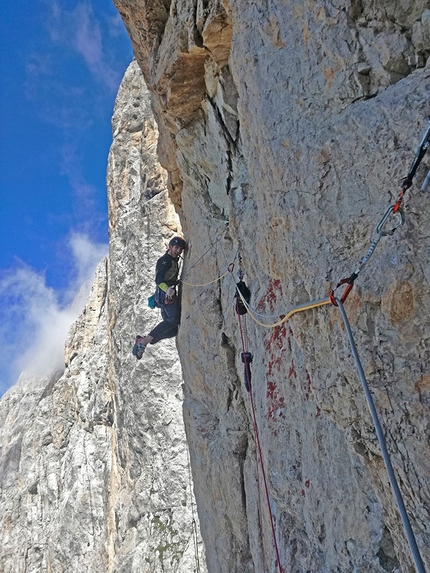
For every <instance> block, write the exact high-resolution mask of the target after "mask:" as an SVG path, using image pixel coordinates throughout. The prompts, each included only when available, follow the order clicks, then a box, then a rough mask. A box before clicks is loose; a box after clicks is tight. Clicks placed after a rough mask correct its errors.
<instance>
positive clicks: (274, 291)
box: [257, 279, 282, 312]
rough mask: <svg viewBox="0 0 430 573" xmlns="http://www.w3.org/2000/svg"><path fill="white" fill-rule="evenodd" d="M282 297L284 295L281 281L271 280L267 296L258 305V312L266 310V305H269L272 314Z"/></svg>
mask: <svg viewBox="0 0 430 573" xmlns="http://www.w3.org/2000/svg"><path fill="white" fill-rule="evenodd" d="M280 295H282V285H281V281H280V280H279V279H276V280H275V279H273V280H271V281H270V283H269V286H268V287H267V292H266V294H265V295H264V296H263V297H262V298H261V299H260V302H259V303H258V305H257V310H258V311H260V310H264V308H265V306H266V304H268V305H269V309H270V312H273V310H274V308H275V302H276V301H277V298H278V296H280Z"/></svg>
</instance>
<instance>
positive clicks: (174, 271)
mask: <svg viewBox="0 0 430 573" xmlns="http://www.w3.org/2000/svg"><path fill="white" fill-rule="evenodd" d="M185 247H186V243H185V241H184V239H182V238H181V237H173V239H171V240H170V242H169V248H168V250H167V251H166V253H165V254H164V255H163V256H162V257H160V258H159V259H158V261H157V266H156V269H155V283H156V285H157V286H156V291H155V300H156V304H157V306H158V307H159V308H161V316H162V318H163V321H162V322H160V323H159V324H157V326H156V327H155V328H153V329H152V330H151V332H150V333H149V334H147V335H146V336H140V335H139V334H138V335H137V336H136V342H135V344H134V347H133V351H132V353H133V356H136V358H137V360H140V359H141V358H142V355H143V353H144V352H145V349H146V347H147V345H148V344H156V343H157V342H159V341H160V340H163V339H164V338H173V337H174V336H176V335H177V334H178V327H179V323H180V320H181V302H180V300H179V297H178V295H177V293H176V288H175V287H176V285H177V283H178V275H179V257H180V255H181V254H182V252H183V250H184V249H185Z"/></svg>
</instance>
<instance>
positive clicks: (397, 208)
mask: <svg viewBox="0 0 430 573" xmlns="http://www.w3.org/2000/svg"><path fill="white" fill-rule="evenodd" d="M428 121H429V126H428V127H427V131H426V133H425V135H424V137H423V139H422V141H421V143H420V145H419V147H418V151H417V153H416V155H415V158H414V160H413V162H412V165H411V167H410V169H409V173H408V174H407V176H406V177H405V178H404V180H403V184H402V188H401V191H400V193H399V196H398V198H397V201H396V202H395V203H394V205H390V207H388V209H387V210H386V211H385V213H384V215H383V216H382V218H381V220H380V221H379V223H378V225H377V227H376V236H375V238H374V239H373V241H372V244H371V245H370V248H369V250H368V251H367V253H366V255H365V257H363V259H362V260H361V262H360V264H359V265H358V267H357V268H356V270H355V271H354V272H353V273H352V274H351V276H349V277H346V278H344V279H342V280H340V281H339V282H338V283H337V285H336V286H335V288H334V289H332V290H331V291H330V294H329V298H330V301H331V303H332V304H333V305H334V306H338V305H337V302H336V298H339V300H340V302H341V303H344V302H345V300H346V299H347V297H348V295H349V293H350V292H351V291H352V289H353V287H354V282H355V280H356V279H357V277H358V275H359V273H360V271H361V270H362V268H363V267H364V265H365V264H366V263H367V262H368V260H369V259H370V257H371V256H372V255H373V253H374V251H375V249H376V246H377V244H378V243H379V241H380V239H381V237H385V236H387V235H392V234H393V233H394V231H396V229H398V228H399V227H401V226H402V225H403V224H404V222H405V215H404V213H403V210H402V208H401V204H402V201H403V197H404V195H405V192H406V191H407V190H408V189H409V187H410V186H411V185H412V180H413V178H414V176H415V173H416V171H417V169H418V166H419V164H420V163H421V160H422V158H423V157H424V155H425V153H426V151H427V149H428V147H429V146H430V118H429V120H428ZM391 217H395V218H396V221H395V223H394V226H393V227H392V228H391V229H390V230H385V229H384V227H385V225H386V224H387V222H388V221H389V220H390V218H391ZM342 285H347V286H346V288H345V290H344V292H343V294H342V296H341V297H337V296H335V292H336V291H337V289H338V288H339V287H341V286H342Z"/></svg>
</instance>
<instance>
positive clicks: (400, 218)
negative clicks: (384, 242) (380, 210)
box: [376, 205, 405, 237]
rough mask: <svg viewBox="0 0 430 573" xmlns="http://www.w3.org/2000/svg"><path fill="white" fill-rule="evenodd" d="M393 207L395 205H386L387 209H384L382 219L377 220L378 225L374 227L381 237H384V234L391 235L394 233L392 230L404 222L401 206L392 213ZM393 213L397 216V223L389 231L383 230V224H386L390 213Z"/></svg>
mask: <svg viewBox="0 0 430 573" xmlns="http://www.w3.org/2000/svg"><path fill="white" fill-rule="evenodd" d="M394 207H395V206H394V205H390V207H388V209H387V210H386V211H385V213H384V215H383V217H382V219H381V220H380V221H379V223H378V226H377V227H376V232H377V233H378V235H380V236H381V237H385V236H386V235H392V234H393V233H394V231H395V230H396V229H398V228H399V227H401V226H402V225H403V224H404V222H405V215H404V213H403V210H402V208H401V207H400V208H399V209H398V210H397V211H396V212H395V213H394ZM393 213H394V216H395V217H396V218H397V224H396V226H395V227H393V228H392V229H391V230H390V231H384V225H385V224H386V222H387V221H388V219H389V218H390V215H391V214H393Z"/></svg>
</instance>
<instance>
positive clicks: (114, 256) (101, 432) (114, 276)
mask: <svg viewBox="0 0 430 573" xmlns="http://www.w3.org/2000/svg"><path fill="white" fill-rule="evenodd" d="M112 125H113V143H112V148H111V151H110V156H109V166H108V192H109V222H110V254H109V260H106V259H105V260H103V261H102V262H101V263H100V265H99V267H98V269H97V272H96V277H95V281H94V285H93V288H92V291H91V294H90V297H89V300H88V302H87V305H86V307H85V309H84V310H83V312H82V314H81V316H80V318H79V320H78V321H77V322H76V323H75V324H74V325H73V326H72V328H71V329H70V332H69V335H68V339H67V342H66V349H65V362H66V367H65V371H64V373H63V374H62V373H58V374H55V375H53V376H52V377H51V378H50V379H47V378H42V377H41V378H37V379H36V378H34V379H28V378H25V377H24V378H22V379H21V380H20V381H19V382H18V384H17V385H16V386H15V387H13V388H11V389H10V390H9V392H8V393H7V394H6V395H5V396H4V397H3V398H2V400H1V402H0V523H1V527H0V571H1V573H24V572H27V571H33V572H38V573H45V572H46V573H48V572H49V573H63V572H66V571H70V572H74V571H76V572H78V571H79V572H82V571H91V572H92V573H107V572H110V573H120V572H121V573H131V572H137V571H139V573H140V572H148V573H149V572H150V573H154V572H161V571H163V572H175V573H189V572H190V571H193V570H195V571H201V572H204V571H206V568H205V565H204V552H203V551H202V542H201V539H200V534H199V531H198V523H197V515H196V510H195V507H194V506H195V501H194V497H193V492H192V484H191V476H190V468H189V461H188V453H187V447H186V441H185V434H184V428H183V422H182V389H181V384H182V376H181V369H180V365H179V362H178V358H177V353H176V349H175V345H174V341H169V342H166V343H164V344H163V346H162V347H160V348H158V349H157V348H155V347H154V348H151V349H149V350H148V351H147V354H146V355H145V360H142V361H141V362H139V363H138V362H137V361H136V360H135V358H134V357H133V356H132V355H131V348H132V346H133V342H134V337H135V334H136V333H137V332H141V333H145V332H147V330H148V329H149V328H150V326H151V325H154V324H155V323H156V322H157V320H158V318H159V317H158V312H156V311H150V310H149V309H148V308H147V306H146V298H147V297H148V296H149V295H150V294H151V291H152V289H153V281H154V276H153V268H154V265H155V262H156V260H157V257H158V256H160V255H161V254H162V253H163V252H164V248H165V245H166V244H167V241H168V239H169V238H170V237H171V236H172V233H174V232H176V231H177V230H178V228H179V223H178V218H177V215H176V214H175V212H174V209H173V207H172V205H171V203H170V201H169V199H168V195H167V191H166V174H165V172H164V170H163V169H162V168H161V166H160V165H159V163H158V161H157V158H156V142H157V127H156V124H155V121H154V119H153V115H152V112H151V107H150V100H149V95H148V92H147V89H146V87H145V85H144V82H143V78H142V74H141V72H140V70H139V68H138V66H137V64H136V63H133V64H131V66H130V67H129V69H128V71H127V73H126V75H125V77H124V80H123V82H122V85H121V87H120V90H119V94H118V97H117V101H116V105H115V113H114V117H113V121H112ZM199 566H200V568H199Z"/></svg>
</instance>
